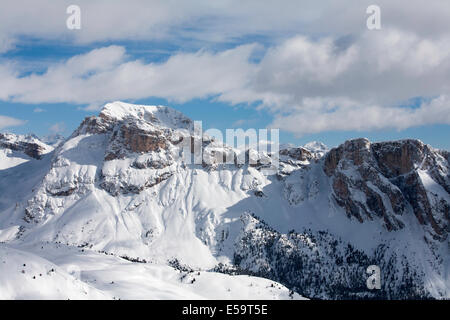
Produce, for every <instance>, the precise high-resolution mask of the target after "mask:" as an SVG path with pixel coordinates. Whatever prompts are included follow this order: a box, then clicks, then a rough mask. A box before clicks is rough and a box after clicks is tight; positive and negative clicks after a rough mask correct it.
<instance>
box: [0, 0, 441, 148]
mask: <svg viewBox="0 0 450 320" xmlns="http://www.w3.org/2000/svg"><path fill="white" fill-rule="evenodd" d="M22 2H26V1H25V0H24V1H22ZM338 2H339V1H338ZM340 2H341V3H345V1H344V2H342V1H340ZM380 2H381V3H382V6H381V7H382V12H384V13H386V14H384V15H383V17H386V18H385V19H386V20H383V22H384V24H383V28H382V29H381V30H378V31H375V32H372V31H369V30H367V28H366V27H365V19H366V18H367V16H366V15H365V7H364V6H365V5H366V4H365V3H364V1H363V2H362V3H361V4H360V6H358V7H356V9H355V8H352V9H349V8H347V7H345V6H344V7H339V9H342V10H343V11H342V12H341V15H339V16H336V15H335V14H333V11H332V10H331V11H330V6H331V7H332V6H334V5H335V4H333V5H330V6H328V7H326V6H318V5H315V4H312V2H311V1H300V2H298V1H297V2H291V1H286V2H285V3H282V4H280V5H283V4H285V7H286V8H285V10H280V9H279V7H277V6H276V3H275V2H273V3H272V2H270V1H269V2H268V3H267V4H265V5H264V6H263V5H262V4H259V3H257V2H249V5H248V7H245V8H242V9H240V10H239V9H238V8H236V6H233V5H232V4H229V5H226V4H225V2H224V3H222V6H218V7H219V8H217V7H212V8H211V7H210V6H209V5H208V4H206V2H203V1H193V2H192V5H191V7H184V5H181V4H179V5H178V6H177V7H182V8H172V7H170V6H169V7H166V4H164V2H157V1H155V2H151V3H149V2H141V1H138V0H136V1H131V2H129V5H125V2H121V3H120V2H117V3H115V4H114V5H110V6H109V5H108V4H107V2H104V1H92V2H86V1H79V3H80V7H81V21H82V28H81V29H80V30H68V29H67V28H66V27H65V25H64V23H65V20H66V18H67V17H68V15H67V14H66V13H65V10H64V9H65V5H66V3H65V2H64V1H63V2H62V3H59V4H58V5H57V6H53V5H52V2H49V1H44V0H39V1H37V2H28V7H29V8H28V10H25V11H21V8H20V4H17V5H14V4H8V5H3V6H5V7H4V8H1V9H3V10H0V11H1V12H3V13H1V14H0V21H2V22H0V30H2V31H1V32H0V77H2V78H3V89H1V88H0V131H9V132H14V133H21V134H24V133H35V134H37V135H39V136H44V135H48V134H52V133H59V134H63V135H65V136H68V135H70V134H71V132H72V131H73V130H74V129H75V128H76V127H77V126H78V125H79V123H80V122H81V121H82V120H83V118H84V117H86V116H90V115H95V114H97V113H98V112H99V108H100V107H101V105H102V104H104V103H107V102H110V101H114V100H123V101H127V102H132V103H139V104H162V105H168V106H171V107H173V108H175V109H177V110H180V111H181V112H183V113H184V114H186V115H187V116H188V117H190V118H191V119H193V120H202V121H203V127H204V129H206V128H211V127H213V128H218V129H220V130H225V129H226V128H244V129H248V128H256V129H258V128H266V127H273V128H279V129H280V139H281V142H283V143H288V142H290V143H294V144H298V145H301V144H305V143H307V142H309V141H312V140H318V141H322V142H324V143H325V144H327V145H329V146H336V145H338V144H340V143H342V142H344V141H345V140H347V139H351V138H356V137H367V138H369V139H370V140H371V141H381V140H392V139H403V138H417V139H420V140H422V141H424V142H425V143H429V144H431V145H433V146H435V147H438V148H444V149H447V150H450V141H449V139H448V137H450V125H449V124H450V116H449V114H450V112H449V111H450V97H449V96H450V92H449V88H450V80H449V79H450V41H449V39H450V35H449V31H448V28H447V27H446V22H445V21H448V18H450V7H449V6H448V5H446V4H445V2H442V7H431V8H430V7H428V8H427V9H428V10H427V11H426V13H425V14H429V15H430V19H431V17H434V18H433V19H434V20H429V23H428V24H426V25H423V26H418V25H417V24H415V23H413V22H414V21H413V20H414V19H412V18H411V16H412V17H414V15H417V16H418V15H423V14H424V13H423V12H425V11H424V10H420V9H421V8H420V5H419V4H418V5H417V8H415V9H414V8H413V9H411V8H408V10H410V11H411V10H412V11H411V12H409V14H410V16H408V17H406V16H403V14H404V12H403V11H401V10H400V9H402V8H398V7H396V6H395V5H391V4H390V3H389V2H388V1H380ZM438 2H439V1H438ZM100 5H101V6H100ZM96 6H97V7H96ZM167 6H168V5H167ZM297 7H298V9H299V10H300V9H304V10H302V13H299V14H298V15H295V14H292V13H291V11H292V10H290V8H297ZM46 8H47V10H45V9H46ZM98 8H101V9H102V16H96V20H93V19H89V18H92V16H93V13H94V12H96V11H95V10H99V9H98ZM143 8H146V9H147V10H142V9H143ZM274 8H278V9H277V10H278V11H276V12H277V14H275V13H274V12H275V11H274ZM403 9H404V8H403ZM133 10H134V11H133ZM155 11H157V12H159V15H158V17H157V18H156V19H155V16H152V14H153V12H155ZM299 12H300V11H299ZM256 13H257V14H256ZM2 14H3V15H4V16H2ZM121 14H123V15H126V16H128V17H130V16H131V17H130V18H133V21H131V20H130V19H121V20H119V18H120V17H121ZM15 16H16V17H18V16H21V17H22V20H21V19H19V18H17V19H14V17H15ZM23 17H25V18H26V19H25V20H26V21H25V20H23ZM118 17H119V18H118ZM394 17H395V19H394ZM411 19H412V20H411ZM423 19H424V18H423V17H422V20H423ZM410 20H411V21H410ZM33 21H34V22H35V23H34V24H33V23H32V22H33ZM1 24H3V25H1ZM105 25H107V26H110V28H105ZM5 30H6V31H5ZM13 120H17V121H18V120H22V122H20V123H19V122H17V121H13Z"/></svg>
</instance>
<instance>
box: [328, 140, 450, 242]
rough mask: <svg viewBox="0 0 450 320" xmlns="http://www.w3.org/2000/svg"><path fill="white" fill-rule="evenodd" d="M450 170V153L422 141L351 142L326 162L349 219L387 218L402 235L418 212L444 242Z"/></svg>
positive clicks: (387, 223)
mask: <svg viewBox="0 0 450 320" xmlns="http://www.w3.org/2000/svg"><path fill="white" fill-rule="evenodd" d="M449 168H450V166H449V162H448V157H447V153H446V152H442V151H439V150H435V149H432V148H431V147H430V146H427V145H425V144H423V143H422V142H420V141H418V140H403V141H394V142H381V143H370V142H369V141H368V140H366V139H357V140H351V141H347V142H345V143H344V144H342V145H341V146H339V147H338V148H335V149H332V150H330V152H329V153H328V154H327V155H326V156H325V159H324V171H325V173H326V174H327V176H328V177H330V181H331V184H332V189H333V198H334V200H335V201H336V203H337V204H338V205H339V206H341V207H343V208H345V211H346V213H347V215H348V217H355V218H356V219H358V220H359V221H360V222H363V221H365V220H374V219H381V220H382V221H383V223H384V226H385V227H386V228H387V229H388V230H398V229H401V228H403V227H404V224H405V222H404V219H403V216H404V215H405V212H406V211H407V209H409V208H412V211H413V213H414V215H415V217H416V218H417V220H418V221H419V223H420V224H421V225H423V226H424V228H426V230H427V231H428V234H429V235H430V236H431V237H432V238H435V239H439V240H442V241H443V240H445V239H447V237H448V232H449V219H450V217H449V212H450V211H449V209H450V202H449V189H450V180H449V178H450V175H449Z"/></svg>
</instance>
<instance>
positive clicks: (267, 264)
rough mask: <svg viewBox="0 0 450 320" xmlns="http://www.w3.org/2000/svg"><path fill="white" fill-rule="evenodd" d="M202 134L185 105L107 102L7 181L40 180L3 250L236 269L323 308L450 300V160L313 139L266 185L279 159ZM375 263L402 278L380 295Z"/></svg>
mask: <svg viewBox="0 0 450 320" xmlns="http://www.w3.org/2000/svg"><path fill="white" fill-rule="evenodd" d="M196 134H197V133H196V132H194V130H193V123H192V121H191V120H190V119H188V118H187V117H185V116H183V115H182V114H181V113H179V112H178V111H175V110H173V109H170V108H166V107H161V106H149V107H148V106H136V105H131V104H125V103H121V102H114V103H112V104H107V105H106V106H105V108H104V109H103V110H102V111H101V112H100V114H99V116H93V117H88V118H86V119H85V120H84V121H83V122H82V123H81V124H80V126H79V128H78V129H76V130H75V131H74V133H73V134H72V135H71V136H70V137H69V138H68V139H67V140H66V141H65V142H64V143H62V144H60V145H59V146H58V147H57V148H56V149H55V151H53V152H52V153H51V154H49V155H48V156H45V157H43V158H42V160H36V161H33V162H32V163H30V164H26V163H25V164H21V166H22V167H21V168H14V167H13V168H8V169H6V170H4V171H8V172H7V173H6V172H1V171H0V176H3V177H6V176H9V177H11V176H12V177H14V176H16V175H19V174H23V172H28V173H29V174H30V177H31V178H30V179H29V180H30V181H35V182H33V183H31V184H30V185H29V187H28V186H27V187H26V188H25V189H28V188H29V189H32V190H31V192H30V191H27V193H26V194H24V195H23V196H22V198H20V197H19V196H18V195H17V196H16V197H15V200H14V202H13V201H10V202H9V203H8V201H6V202H5V203H0V210H1V212H2V217H0V229H5V230H6V228H12V227H16V229H14V230H17V232H16V233H15V234H14V233H12V234H10V235H9V236H8V237H7V239H5V241H6V242H7V243H17V242H18V243H42V242H50V243H56V242H62V243H66V244H68V245H70V246H75V247H76V246H88V247H90V248H92V249H93V250H102V251H105V252H108V253H111V254H114V255H117V256H128V257H132V258H138V259H146V260H147V261H154V262H155V263H167V261H169V260H173V259H175V258H176V259H178V260H180V261H181V262H182V263H184V264H187V265H189V266H191V267H195V268H200V269H202V270H215V269H220V270H222V271H223V270H228V269H229V268H231V269H232V268H238V269H239V270H240V272H242V273H251V274H253V275H257V276H263V277H265V278H269V279H272V280H275V281H279V282H280V283H282V284H284V285H286V286H287V287H288V288H290V289H293V290H294V291H296V292H298V293H300V294H303V295H304V296H307V297H312V298H329V299H330V298H358V297H359V298H383V297H391V298H392V297H394V298H402V297H410V298H411V297H412V298H430V297H434V298H443V297H447V298H448V296H449V276H448V270H447V271H446V266H447V265H448V231H449V223H448V220H449V208H450V206H449V204H450V197H449V187H450V183H449V156H448V152H446V151H442V150H437V149H434V148H432V147H430V146H427V145H425V144H423V143H422V142H420V141H418V140H402V141H388V142H381V143H378V142H377V143H370V142H369V141H368V140H367V139H353V140H349V141H346V142H344V143H343V144H341V145H340V146H338V147H336V148H332V149H330V150H326V151H325V150H324V146H322V145H320V144H317V143H315V144H311V145H310V146H309V149H308V148H307V146H304V147H293V148H287V149H281V150H280V154H279V168H278V172H277V174H275V175H266V174H265V173H264V170H263V169H264V168H266V167H267V166H270V165H271V163H273V157H274V155H273V154H270V153H269V154H260V153H258V152H253V151H252V152H248V157H249V158H250V157H254V158H253V159H254V160H255V161H254V164H250V163H245V164H243V165H241V164H238V163H236V162H234V163H233V162H232V163H223V162H222V161H220V160H222V159H223V157H224V156H225V155H227V154H231V155H232V158H233V157H234V158H235V159H236V157H237V156H238V152H239V151H238V150H235V149H233V148H231V147H229V146H223V145H221V144H219V143H218V142H217V141H215V140H214V139H212V138H210V137H207V136H201V137H199V136H198V135H197V136H196ZM195 139H197V140H195ZM199 139H200V141H201V143H202V149H201V154H195V150H193V148H192V145H191V143H192V141H199ZM184 141H188V145H186V144H185V143H184ZM313 147H318V148H315V149H314V148H313ZM186 152H188V153H191V155H190V156H192V157H201V159H202V161H201V162H200V163H201V164H195V163H194V164H193V163H187V162H186V157H185V156H186V154H185V153H186ZM39 162H42V166H40V165H39ZM35 166H38V167H40V169H39V170H37V169H35V168H36V167H35ZM9 179H10V178H9ZM5 187H6V185H3V184H1V183H0V189H1V190H5ZM6 194H8V193H7V192H6ZM414 195H417V196H414ZM19 198H20V199H19ZM308 239H309V240H308ZM413 244H414V245H413ZM311 245H312V246H311ZM349 246H350V247H349ZM349 248H351V249H349ZM316 255H318V258H317V257H316ZM356 257H359V258H356ZM355 259H356V260H355ZM369 263H370V264H378V265H380V267H381V269H382V272H383V274H384V275H385V277H386V279H389V281H390V283H386V287H385V288H383V290H380V291H379V292H372V291H370V290H368V289H367V288H365V281H363V280H364V277H365V269H366V267H367V266H368V265H367V264H369ZM219 265H220V266H222V267H220V268H219V267H218V266H219ZM305 266H306V267H305ZM318 268H319V270H321V271H320V272H318V270H317V269H318ZM342 272H343V273H342ZM339 274H340V277H339V276H338V275H339ZM402 277H403V278H402ZM433 279H434V280H433ZM436 279H439V281H437V280H436ZM405 283H414V285H409V286H407V285H405Z"/></svg>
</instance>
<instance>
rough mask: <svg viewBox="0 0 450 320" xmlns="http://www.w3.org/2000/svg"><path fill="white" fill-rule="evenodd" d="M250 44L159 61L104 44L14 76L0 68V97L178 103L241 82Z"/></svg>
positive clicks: (35, 100)
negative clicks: (44, 68) (161, 99)
mask: <svg viewBox="0 0 450 320" xmlns="http://www.w3.org/2000/svg"><path fill="white" fill-rule="evenodd" d="M254 48H255V45H244V46H239V47H236V48H233V49H231V50H225V51H222V52H219V53H212V52H209V51H203V50H202V51H198V52H196V53H180V54H176V55H174V56H172V57H170V58H169V59H168V60H167V61H166V62H164V63H160V64H155V63H148V64H146V63H144V62H142V61H140V60H129V59H127V55H126V53H125V49H124V48H123V47H120V46H109V47H105V48H100V49H95V50H93V51H91V52H89V53H87V54H83V55H78V56H75V57H72V58H70V59H69V60H67V61H65V62H62V63H57V64H54V65H51V66H50V67H49V68H48V69H47V71H46V72H45V73H43V74H31V75H29V76H25V77H19V75H18V72H16V71H15V70H14V69H13V68H12V67H11V66H8V67H4V68H3V70H2V69H1V68H0V74H2V77H3V79H4V80H3V81H4V83H5V86H3V87H2V88H0V98H1V99H3V100H11V101H14V102H23V103H43V102H51V103H54V102H71V103H78V104H89V108H90V109H95V107H96V106H99V105H101V102H105V101H110V100H118V99H139V98H146V97H151V96H158V97H164V98H168V99H169V100H174V101H180V102H183V101H187V100H190V99H193V98H202V97H208V96H211V95H218V94H223V93H226V92H228V91H233V90H236V89H238V88H240V87H243V86H245V85H246V82H247V81H248V79H249V77H250V76H251V75H252V74H253V69H254V68H255V66H254V65H252V64H251V63H249V62H248V60H249V57H250V55H251V53H252V51H253V50H254ZM2 71H3V72H2Z"/></svg>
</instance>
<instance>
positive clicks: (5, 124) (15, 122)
mask: <svg viewBox="0 0 450 320" xmlns="http://www.w3.org/2000/svg"><path fill="white" fill-rule="evenodd" d="M25 123H26V121H24V120H20V119H16V118H11V117H6V116H2V115H0V130H1V129H4V128H9V127H16V126H21V125H24V124H25Z"/></svg>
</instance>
